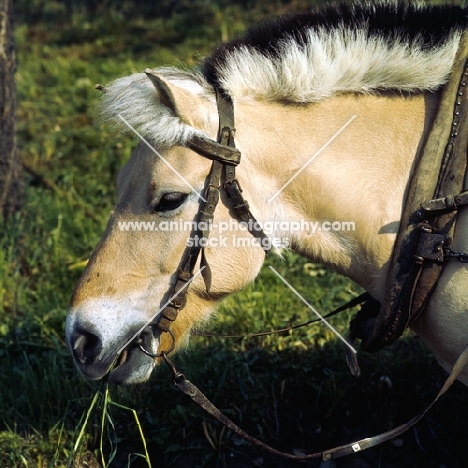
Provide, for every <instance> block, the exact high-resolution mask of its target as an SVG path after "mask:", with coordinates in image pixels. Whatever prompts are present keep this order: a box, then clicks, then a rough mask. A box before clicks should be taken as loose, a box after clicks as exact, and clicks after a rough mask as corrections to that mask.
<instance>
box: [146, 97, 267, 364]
mask: <svg viewBox="0 0 468 468" xmlns="http://www.w3.org/2000/svg"><path fill="white" fill-rule="evenodd" d="M215 91H216V102H217V106H218V115H219V129H218V138H217V141H214V140H212V139H210V138H207V137H206V138H205V137H201V136H194V137H192V139H191V140H190V141H189V143H188V147H189V148H190V149H192V150H193V151H195V152H196V153H198V154H199V155H201V156H203V157H205V158H208V159H211V160H212V161H213V162H212V164H211V169H210V172H209V174H208V177H207V179H206V183H205V190H204V197H203V198H204V201H202V202H201V203H200V207H199V210H198V213H197V216H196V229H194V232H192V234H191V240H192V242H188V244H187V247H186V248H185V250H184V253H183V255H182V260H181V262H180V266H179V268H178V269H177V271H176V281H175V284H174V286H173V287H172V289H171V290H170V292H169V297H170V300H169V303H168V304H167V305H166V306H165V307H164V308H163V309H162V310H161V312H160V313H159V314H158V316H157V317H156V319H155V320H154V321H153V322H150V323H149V324H148V327H150V328H157V329H158V330H159V331H160V332H161V333H168V334H169V335H170V336H171V340H172V344H171V346H170V349H168V350H166V351H159V352H158V353H156V354H154V353H151V352H149V351H147V350H146V349H145V348H144V346H143V343H142V341H143V340H141V339H140V340H138V343H139V344H138V346H139V348H140V350H141V351H143V352H144V353H145V354H147V355H148V356H151V357H154V358H161V357H163V356H164V355H166V356H167V354H169V353H170V352H171V351H173V350H174V347H175V338H174V334H173V332H172V330H171V325H172V324H173V323H174V321H175V320H176V319H177V316H178V314H179V311H180V310H181V309H182V308H183V307H184V306H185V303H186V302H187V292H188V286H189V284H190V282H191V280H192V279H193V277H194V269H195V266H196V263H197V261H198V258H199V257H200V256H201V260H200V266H201V274H202V276H203V278H204V280H205V284H206V286H207V289H209V286H210V283H211V272H210V266H209V265H208V262H207V261H206V258H205V251H204V247H203V245H204V242H205V241H206V240H207V239H208V236H209V233H210V226H211V224H212V221H213V217H214V212H215V210H216V207H217V205H218V202H219V198H220V188H221V181H222V177H223V172H224V182H223V183H222V187H223V189H224V190H225V192H226V194H227V195H228V197H229V199H230V200H231V202H232V208H233V210H234V212H235V214H236V216H237V218H238V219H239V220H240V221H241V222H244V223H245V224H246V226H247V227H248V229H249V231H250V232H251V233H252V235H253V236H254V237H255V238H257V240H258V242H259V244H260V246H261V247H262V248H263V249H264V250H265V252H268V251H269V250H270V241H269V238H268V236H267V235H266V234H265V232H264V231H263V230H262V228H261V227H260V225H259V223H258V222H257V220H256V219H255V217H254V216H253V214H252V213H251V211H250V207H249V204H248V202H247V201H246V200H245V198H244V197H243V195H242V189H241V187H240V184H239V181H238V180H237V178H236V166H237V165H238V164H239V163H240V159H241V153H240V151H239V150H238V149H237V148H236V146H235V143H234V134H235V128H234V106H233V103H232V100H231V98H230V97H229V96H228V95H227V94H225V93H224V92H223V91H222V90H220V89H216V90H215Z"/></svg>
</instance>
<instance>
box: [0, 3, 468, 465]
mask: <svg viewBox="0 0 468 468" xmlns="http://www.w3.org/2000/svg"><path fill="white" fill-rule="evenodd" d="M299 3H301V2H296V4H299ZM279 4H281V5H283V4H282V2H278V5H279ZM265 5H266V6H265ZM265 5H264V6H259V7H258V8H256V9H254V10H253V14H252V19H258V18H259V17H260V16H261V15H262V14H264V13H271V11H272V9H273V7H272V6H271V5H272V4H271V2H270V4H268V3H266V4H265ZM268 5H270V6H268ZM232 8H233V10H232V16H233V18H234V21H233V22H232V23H229V26H228V31H227V33H228V34H229V35H232V34H233V33H234V32H235V31H237V30H240V29H242V28H243V27H244V26H245V24H246V22H247V18H248V16H249V14H250V13H249V11H247V10H245V11H244V10H241V9H238V10H235V9H234V7H232ZM281 8H283V10H284V9H287V6H284V5H283V6H281ZM210 18H212V23H211V24H210V27H209V28H207V27H206V25H203V24H197V25H193V27H194V28H195V26H196V28H198V29H196V28H195V29H192V30H189V31H187V30H186V28H185V29H184V28H183V27H182V26H184V27H185V25H186V23H183V24H182V23H181V22H180V21H182V20H181V19H180V18H179V19H178V18H176V17H174V18H171V19H164V20H163V19H151V20H146V21H143V20H142V19H141V18H138V17H135V18H132V19H131V21H126V19H125V18H122V17H119V16H118V15H112V14H109V18H104V17H103V18H95V19H94V20H93V21H92V22H89V23H86V24H84V23H80V22H79V21H75V23H74V24H72V25H69V26H68V27H64V28H57V27H51V25H50V24H49V25H47V24H37V25H34V26H26V25H24V24H18V25H17V30H16V39H17V48H18V60H19V68H18V73H17V89H18V99H19V109H18V142H19V147H20V151H21V154H22V157H23V160H24V161H25V163H26V164H27V165H28V166H30V167H32V168H34V170H35V171H37V172H39V173H40V174H42V175H43V177H45V179H46V180H44V178H38V177H36V176H33V175H31V174H29V173H28V174H26V182H27V188H26V201H25V205H24V209H23V210H22V211H21V212H20V213H17V214H16V216H15V217H14V218H13V219H11V220H9V221H8V223H3V225H2V226H0V228H1V229H0V243H1V245H2V249H0V362H1V372H0V467H2V468H3V467H6V468H16V467H28V468H29V467H34V468H35V467H40V468H42V467H66V466H74V467H97V466H100V465H102V464H103V463H102V460H104V462H105V463H106V464H109V459H110V458H112V457H113V461H112V463H111V464H110V465H109V466H112V467H126V466H132V467H143V466H148V464H147V462H146V461H145V459H144V458H142V457H141V456H138V455H135V454H140V455H141V454H143V453H144V446H143V442H142V437H141V433H140V428H139V425H138V423H137V419H136V418H135V415H136V416H137V417H138V421H139V424H141V430H142V432H143V434H144V439H145V440H146V443H147V448H148V451H149V455H150V458H151V464H152V466H153V467H172V466H173V467H190V468H195V467H224V466H228V467H255V466H260V467H268V468H271V467H289V466H317V464H316V463H312V462H311V463H305V464H304V463H301V464H299V463H292V462H287V461H283V460H279V459H276V458H274V457H272V456H270V455H266V454H264V453H261V452H259V451H258V450H256V449H254V448H252V447H250V446H248V445H247V444H245V443H244V442H243V441H241V440H239V439H238V438H237V437H236V436H234V435H233V434H232V433H230V432H228V431H226V430H224V429H222V428H221V427H220V426H219V424H218V423H216V422H214V421H213V420H212V419H211V418H209V417H208V416H207V415H205V414H203V413H202V412H201V410H199V409H198V408H197V407H195V406H194V405H192V404H191V402H190V401H188V399H187V398H186V397H185V396H184V395H182V394H181V393H180V392H179V391H178V390H177V389H176V388H175V387H174V386H173V384H172V382H171V378H170V374H169V373H168V371H167V370H166V369H165V368H161V369H159V370H158V371H157V372H155V375H154V376H153V377H152V379H151V380H150V382H149V383H148V384H147V385H145V386H142V387H138V388H127V389H122V388H112V387H111V388H110V394H109V396H110V398H111V400H112V402H114V403H115V404H110V405H107V406H106V405H105V404H104V400H103V399H102V395H104V394H105V391H104V390H103V388H102V387H101V385H100V384H96V383H90V382H87V381H85V380H84V379H83V378H82V377H81V376H80V375H78V372H77V371H76V369H75V368H74V366H73V363H72V360H71V357H70V355H69V353H68V351H67V350H66V347H65V343H64V318H65V313H66V307H67V303H68V300H69V297H70V294H71V291H72V289H73V286H74V284H75V283H76V281H77V280H78V278H79V276H80V274H81V271H82V269H83V264H84V261H85V260H86V259H87V258H88V256H89V254H90V252H91V250H92V248H93V247H94V246H95V245H96V244H97V242H98V240H99V237H100V235H101V233H102V232H103V230H104V227H105V224H106V221H107V218H108V213H109V211H110V210H112V206H113V202H114V201H115V188H114V180H115V176H116V172H117V170H118V168H119V167H120V166H121V165H122V164H123V163H124V161H125V160H126V158H127V157H128V155H129V153H130V151H131V149H132V145H133V144H134V142H132V141H130V140H128V139H123V138H122V139H116V138H114V137H112V138H110V135H109V133H108V132H107V130H106V129H105V128H95V127H93V126H92V123H91V120H90V117H89V115H88V106H89V104H90V103H91V102H92V101H93V100H94V99H95V97H97V95H98V93H97V92H96V91H94V89H93V86H94V84H95V83H98V82H100V83H103V84H105V83H107V82H108V81H110V80H111V79H113V78H115V77H117V76H121V75H123V74H126V73H129V72H134V71H140V70H142V69H144V68H145V67H147V66H151V67H156V66H159V65H177V64H183V65H185V66H191V65H193V64H194V63H195V62H196V61H197V60H198V59H199V58H200V56H202V55H203V54H205V53H206V52H207V51H208V50H209V48H210V47H211V46H212V45H213V44H214V43H215V42H217V41H218V40H219V38H220V37H221V35H222V34H225V33H226V31H225V25H224V19H223V16H222V15H221V14H220V15H219V16H218V17H217V16H216V15H215V16H213V17H210ZM213 18H214V19H213ZM184 21H185V19H184ZM201 28H203V29H201ZM270 264H271V265H273V266H274V267H275V269H277V270H278V271H279V272H280V273H281V274H282V275H283V276H284V277H285V278H286V279H287V280H288V281H289V282H290V283H291V284H292V285H293V286H294V287H295V288H296V289H297V290H298V291H299V292H300V293H301V294H303V295H304V297H306V298H307V300H308V301H310V303H311V304H313V305H314V306H315V307H317V308H318V310H320V311H321V312H324V313H325V312H327V311H330V310H332V309H333V308H334V307H336V306H338V305H340V304H342V303H343V302H345V301H347V300H348V299H349V298H351V297H353V296H355V295H357V294H359V292H360V290H359V288H357V287H356V286H355V285H354V284H352V283H351V282H350V281H349V280H347V279H345V278H343V277H341V276H339V275H337V274H334V273H332V272H330V271H328V270H327V269H326V268H324V267H322V266H320V265H312V264H310V263H309V262H308V261H307V260H305V259H301V258H299V257H297V256H295V255H287V256H286V257H285V258H284V259H280V258H271V259H268V261H267V263H266V267H265V268H264V269H263V270H262V273H261V275H260V276H259V278H258V279H257V280H256V281H255V282H254V283H253V284H252V285H250V286H249V287H248V288H246V289H245V291H243V292H242V293H239V294H237V295H235V296H233V297H230V298H228V299H227V300H225V301H224V302H223V304H222V305H221V306H220V309H219V312H218V314H217V316H216V317H215V318H214V319H213V320H212V321H211V322H210V324H209V326H208V327H207V329H208V330H212V331H214V332H218V333H230V334H232V333H240V334H245V333H253V332H258V331H263V330H270V329H275V328H281V327H285V326H288V325H289V324H290V323H293V322H294V323H297V322H301V321H305V320H307V319H309V318H312V317H311V313H310V311H309V310H308V309H307V308H306V307H305V306H304V304H302V303H301V302H300V301H299V300H298V298H297V297H295V296H294V295H293V294H292V292H291V291H290V290H289V289H287V288H286V287H284V285H283V284H282V283H281V281H280V280H279V279H278V278H277V277H276V276H275V275H274V274H273V273H272V271H271V270H269V269H268V268H267V266H268V265H270ZM350 316H351V314H350V313H345V314H344V315H343V316H340V317H336V318H333V319H332V320H331V322H332V324H333V325H334V326H335V327H336V328H337V329H338V330H339V331H340V333H342V334H346V330H347V323H348V320H349V317H350ZM343 346H344V345H343V343H341V341H339V340H337V339H335V337H334V335H333V334H332V333H331V332H330V331H329V330H328V329H327V328H325V327H324V326H323V325H321V324H315V325H312V326H309V327H307V328H303V329H299V330H297V331H294V332H285V333H282V334H280V335H272V336H267V337H256V338H251V339H239V338H236V339H231V340H225V339H220V338H204V337H193V338H192V339H191V343H190V346H189V348H188V350H187V351H183V352H181V353H180V354H179V355H178V356H176V358H175V362H176V363H177V365H178V366H180V368H181V370H182V371H183V372H185V373H186V375H187V377H188V378H189V379H190V380H192V381H193V382H194V383H196V384H197V385H199V386H200V388H201V389H202V390H203V391H204V392H205V393H206V394H207V395H208V396H209V397H210V398H212V399H213V400H214V402H215V403H216V404H218V405H219V406H220V407H221V408H222V409H223V410H225V411H226V413H227V414H228V415H229V416H230V417H232V418H233V419H234V420H235V421H237V422H238V423H239V424H240V425H241V426H242V427H244V428H245V429H247V430H248V431H250V432H251V433H252V434H253V435H255V436H257V437H260V438H262V439H263V440H264V441H266V442H268V443H270V444H273V445H274V446H275V447H278V448H280V449H283V450H287V451H291V450H295V449H296V450H301V451H313V450H319V449H324V448H328V447H331V446H333V445H336V444H339V443H344V442H349V441H350V440H353V439H355V438H360V437H365V436H368V435H373V434H375V433H377V432H379V431H383V430H387V429H389V428H391V427H392V426H394V425H395V424H398V423H400V422H402V421H404V420H405V419H407V418H409V417H410V416H412V415H413V414H415V413H416V412H417V411H418V410H419V409H420V408H422V407H423V406H424V405H425V404H426V403H427V402H429V401H430V399H431V397H432V396H433V395H434V394H435V393H436V391H437V388H438V385H439V384H440V382H441V379H442V378H443V376H444V373H443V372H442V371H441V370H440V369H439V367H438V366H437V364H436V363H435V361H434V359H433V358H432V357H431V356H430V354H429V353H428V351H427V350H426V348H425V347H424V346H423V345H422V344H421V342H420V340H419V339H418V338H416V337H412V336H410V335H407V336H406V337H405V338H404V339H401V340H400V341H399V342H398V343H397V344H395V345H394V346H392V348H390V349H387V350H384V351H383V352H381V353H379V354H378V355H373V356H369V355H362V356H360V361H361V366H362V372H363V376H362V378H361V379H358V380H356V379H353V378H352V377H351V376H350V374H349V371H348V370H347V367H346V364H345V361H344V351H343ZM96 392H101V393H99V394H97V393H96ZM96 395H100V396H99V399H98V400H93V399H94V398H95V396H96ZM467 397H468V393H467V390H466V389H465V388H464V387H462V386H461V385H459V384H456V385H455V386H454V388H453V390H451V391H450V393H449V395H447V396H446V397H444V398H443V399H442V401H441V402H440V403H439V404H438V405H437V407H436V408H435V409H434V410H432V411H431V412H430V413H429V415H428V416H427V417H426V418H425V419H424V421H423V422H422V423H420V424H418V426H417V429H415V430H414V431H410V432H409V433H408V434H406V435H405V436H403V437H401V438H400V442H401V443H402V444H403V445H402V446H400V442H398V443H397V444H393V443H389V444H385V445H384V446H383V447H382V448H376V449H372V450H371V451H369V454H364V455H362V456H356V457H350V458H347V459H344V460H343V461H338V464H337V466H343V467H344V466H350V467H351V466H359V467H365V466H383V467H387V466H395V467H405V466H411V467H416V466H421V467H432V466H434V467H436V466H440V465H441V464H444V465H445V466H448V467H457V466H463V460H464V459H466V454H467V453H466V448H465V443H464V440H466V438H467V437H468V423H467V421H466V414H467V409H468V407H467V405H468V398H467ZM93 401H94V403H95V404H94V406H93V409H92V411H91V412H90V416H89V421H88V424H86V425H85V426H83V423H84V420H83V415H85V414H86V412H87V411H88V409H89V408H90V405H91V403H92V402H93ZM107 401H108V400H107ZM117 405H121V406H117ZM125 408H127V409H125ZM128 408H130V410H129V409H128ZM131 410H134V411H135V413H133V412H132V411H131ZM104 411H105V412H104ZM103 415H104V416H103ZM82 428H83V432H80V431H81V429H82ZM80 434H81V435H80ZM77 441H78V442H80V443H79V444H78V445H79V447H78V451H77V453H75V454H74V453H73V448H74V446H75V445H76V443H77ZM101 448H102V450H101ZM132 454H133V455H132ZM463 456H465V458H463Z"/></svg>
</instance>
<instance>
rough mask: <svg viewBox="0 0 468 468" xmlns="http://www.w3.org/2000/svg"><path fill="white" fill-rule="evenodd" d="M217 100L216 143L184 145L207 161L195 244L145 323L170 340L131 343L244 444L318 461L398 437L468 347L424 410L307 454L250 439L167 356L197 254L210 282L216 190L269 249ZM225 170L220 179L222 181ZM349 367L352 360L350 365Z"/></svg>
mask: <svg viewBox="0 0 468 468" xmlns="http://www.w3.org/2000/svg"><path fill="white" fill-rule="evenodd" d="M215 91H216V101H217V106H218V114H219V130H218V137H217V141H214V140H212V139H209V138H205V137H200V136H196V137H193V138H192V139H191V140H190V142H189V143H188V147H190V148H191V149H192V150H194V151H195V152H197V153H198V154H200V155H201V156H203V157H206V158H208V159H211V160H212V161H213V162H212V165H211V169H210V172H209V174H208V177H207V179H206V184H205V191H204V198H205V200H206V201H204V202H202V203H201V204H200V208H199V210H198V214H197V223H196V226H197V227H196V229H195V230H194V232H193V233H192V235H191V239H192V240H194V241H196V242H190V243H189V244H188V246H187V247H186V248H185V251H184V253H183V256H182V259H181V262H180V266H179V268H178V269H177V272H176V281H175V284H174V286H173V287H172V289H171V290H170V292H169V297H170V300H169V302H168V304H167V305H166V306H165V307H164V308H163V310H162V311H161V312H160V313H159V315H158V316H157V317H156V319H155V320H154V321H153V322H151V323H149V324H148V326H147V327H149V328H150V329H151V331H152V330H153V329H154V328H156V329H157V330H158V331H159V332H160V333H167V334H169V336H170V337H171V340H172V341H171V344H170V346H169V349H167V350H158V352H157V353H151V352H150V351H148V350H146V349H145V347H144V340H143V338H142V337H141V334H140V336H139V337H138V338H137V339H136V344H137V345H138V347H139V348H140V350H141V351H142V352H144V353H145V354H147V355H148V356H150V357H152V358H155V359H156V358H162V359H163V360H164V362H165V363H166V364H167V365H168V367H169V369H170V370H171V372H172V375H173V378H174V384H175V385H176V386H177V387H178V388H179V389H180V390H181V391H182V392H183V393H185V394H186V395H188V396H189V397H190V398H191V399H192V400H193V401H194V402H195V403H197V404H198V405H199V406H201V407H202V408H203V409H204V410H205V411H207V412H208V413H209V414H210V415H211V416H213V417H214V418H216V419H217V420H218V421H219V422H220V423H222V424H223V425H224V426H226V427H227V428H228V429H230V430H231V431H233V432H234V433H236V434H237V435H238V436H239V437H241V438H243V439H244V440H246V441H247V442H250V443H251V444H253V445H255V446H257V447H259V448H260V449H262V450H264V451H267V452H269V453H272V454H274V455H277V456H281V457H284V458H288V459H292V460H311V459H322V460H330V459H332V458H339V457H343V456H345V455H350V454H352V453H356V452H360V451H363V450H365V449H367V448H370V447H374V446H376V445H379V444H381V443H383V442H386V441H388V440H391V439H393V438H394V437H397V436H398V435H400V434H402V433H404V432H405V431H407V430H408V429H409V428H410V427H412V426H413V425H415V424H416V423H417V422H418V421H420V420H421V419H422V418H423V417H424V415H425V414H426V413H427V412H428V411H429V410H430V409H431V408H432V406H433V405H434V404H435V403H436V402H437V400H438V399H439V398H440V397H441V396H442V395H443V394H444V393H445V392H446V391H447V390H448V389H449V388H450V386H451V385H452V384H453V382H454V381H455V380H456V379H457V377H458V376H459V375H460V373H461V372H462V371H463V369H464V368H465V366H466V365H467V364H468V345H467V346H466V347H465V349H464V350H463V352H462V353H461V355H460V356H459V358H458V359H457V361H456V363H455V365H454V367H453V369H452V371H451V373H450V375H449V376H448V378H447V379H446V381H445V383H444V384H443V386H442V388H441V389H440V391H439V393H438V394H437V395H436V397H435V398H434V400H433V401H432V402H431V403H430V404H429V405H428V406H427V407H426V408H424V409H423V410H422V411H421V412H420V413H418V414H417V415H416V416H414V417H413V418H411V419H410V420H409V421H408V422H406V423H404V424H401V425H399V426H397V427H396V428H394V429H392V430H390V431H387V432H384V433H382V434H379V435H376V436H373V437H368V438H365V439H361V440H358V441H355V442H351V443H349V444H345V445H341V446H338V447H334V448H332V449H329V450H325V451H322V452H316V453H310V454H307V455H294V454H290V453H285V452H280V451H279V450H276V449H275V448H273V447H271V446H269V445H267V444H265V443H264V442H262V441H260V440H258V439H256V438H255V437H252V436H251V435H249V434H248V433H246V432H245V431H244V430H243V429H241V428H240V427H239V426H237V425H236V424H235V423H234V422H233V421H232V420H231V419H229V418H228V417H227V416H225V415H224V414H223V413H222V412H221V411H220V410H219V409H218V408H217V407H216V406H215V405H213V403H211V401H210V400H209V399H208V398H207V397H206V396H205V395H204V394H203V393H202V392H201V391H200V390H199V389H198V388H197V387H196V386H195V385H194V384H193V383H191V382H190V381H189V380H188V379H186V377H185V376H184V374H183V373H181V372H180V371H178V370H177V369H176V367H175V365H174V364H173V362H172V361H171V360H170V359H169V357H168V355H169V354H170V353H171V352H172V351H173V350H174V349H175V337H174V334H173V332H172V330H171V325H172V324H173V323H174V321H175V320H176V319H177V316H178V314H179V311H180V310H181V309H182V308H183V307H184V306H185V304H186V301H187V291H188V286H189V284H190V282H191V281H192V279H193V278H194V269H195V266H196V264H197V261H198V259H199V257H200V256H201V260H200V266H201V270H202V275H203V277H204V279H205V284H206V285H207V287H208V288H209V284H210V277H211V274H210V269H209V265H208V263H207V261H206V258H205V255H204V249H203V242H202V240H203V239H205V240H206V239H208V236H209V232H210V226H211V222H212V220H213V217H214V212H215V210H216V207H217V204H218V202H219V197H220V188H221V186H222V188H223V189H224V190H225V192H226V193H227V195H228V197H229V199H230V200H231V202H232V208H233V210H234V212H235V214H236V216H237V218H238V219H239V220H240V221H243V222H245V223H247V225H248V226H249V230H250V232H251V234H252V235H253V236H254V237H255V238H257V239H258V241H259V243H260V245H261V246H262V247H263V249H264V250H265V252H268V251H269V249H270V245H271V244H270V242H269V239H268V236H267V235H266V234H265V233H264V231H263V230H262V229H261V227H260V226H259V224H258V223H257V221H256V219H255V217H254V216H253V214H252V213H251V211H250V207H249V204H248V202H247V201H246V200H245V198H244V197H243V195H242V189H241V187H240V184H239V182H238V180H237V178H236V172H235V168H236V166H237V165H238V164H239V163H240V158H241V153H240V151H239V150H238V149H237V148H236V147H235V143H234V134H235V129H234V108H233V103H232V100H231V99H230V97H229V96H228V95H226V94H225V93H224V92H223V91H222V90H219V89H216V90H215ZM223 172H224V182H223V183H222V185H221V181H222V177H223ZM203 272H204V273H203ZM366 299H368V295H367V294H364V295H362V296H359V298H356V299H354V300H352V301H350V303H348V304H346V305H345V306H343V307H340V308H339V309H337V310H336V311H333V312H332V313H331V314H329V315H332V314H334V313H336V312H337V311H339V310H344V309H345V308H348V307H351V306H354V305H356V304H358V303H362V302H363V301H364V300H366ZM350 367H351V369H352V371H353V364H352V363H351V364H350Z"/></svg>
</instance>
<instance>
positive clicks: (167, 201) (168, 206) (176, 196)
mask: <svg viewBox="0 0 468 468" xmlns="http://www.w3.org/2000/svg"><path fill="white" fill-rule="evenodd" d="M187 196H188V194H186V193H182V192H168V193H165V194H164V195H163V196H162V197H161V199H160V200H159V202H158V204H157V205H155V206H154V208H153V210H154V211H155V212H157V213H166V212H168V211H173V210H175V209H176V208H179V206H181V205H182V203H184V201H185V200H186V198H187Z"/></svg>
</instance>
